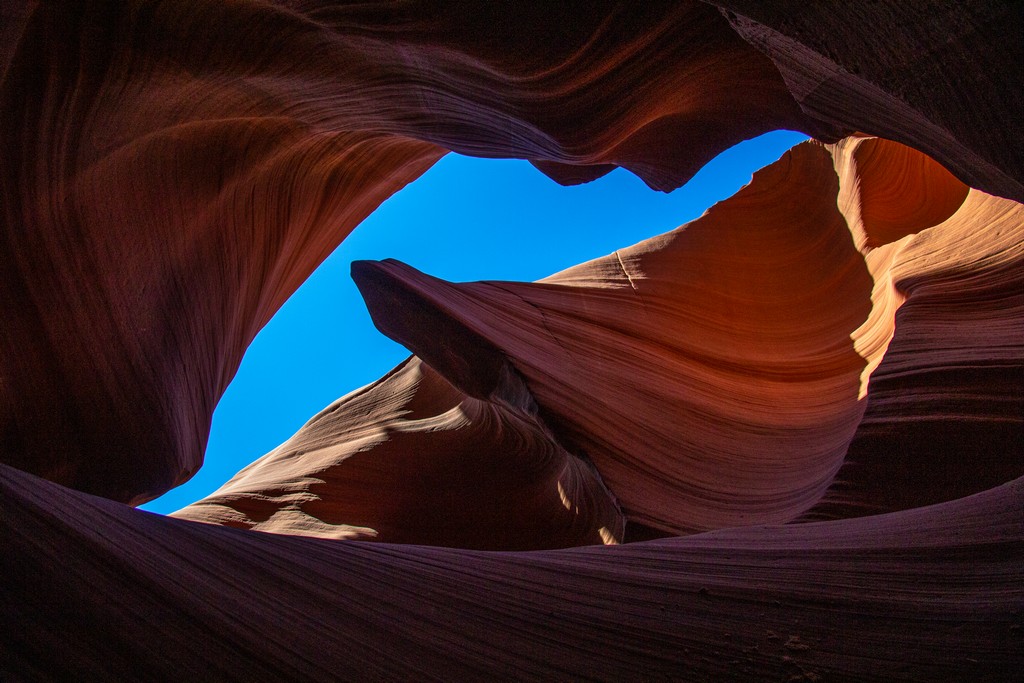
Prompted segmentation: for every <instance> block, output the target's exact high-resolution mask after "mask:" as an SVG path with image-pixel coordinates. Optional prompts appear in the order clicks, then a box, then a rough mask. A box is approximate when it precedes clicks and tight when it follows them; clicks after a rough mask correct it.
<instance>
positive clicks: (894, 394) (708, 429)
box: [0, 0, 1024, 680]
mask: <svg viewBox="0 0 1024 683" xmlns="http://www.w3.org/2000/svg"><path fill="white" fill-rule="evenodd" d="M718 4H720V5H721V6H722V7H721V8H720V7H718V6H715V4H711V3H698V2H652V3H643V7H642V8H641V7H638V6H636V5H635V4H634V3H628V4H627V3H617V2H603V1H602V2H588V3H574V2H571V3H538V4H535V5H534V4H530V3H509V4H508V5H501V6H498V5H492V4H489V3H474V2H413V3H402V4H373V3H362V4H356V5H348V6H346V5H335V4H333V3H328V2H323V1H316V0H314V1H312V2H294V3H292V2H288V3H286V2H280V3H255V2H254V3H235V2H194V3H193V2H143V1H142V0H136V1H132V2H113V1H111V2H107V1H101V0H85V1H81V2H79V1H75V2H70V1H69V2H63V3H62V2H54V3H43V2H33V1H31V0H22V1H19V0H9V1H6V2H2V3H0V159H3V163H2V164H0V197H2V203H0V306H2V310H3V312H4V324H3V325H0V461H2V463H4V464H3V465H0V490H2V495H0V541H2V548H3V552H2V553H0V566H2V572H3V573H2V578H3V588H2V589H0V605H2V608H3V613H4V616H5V623H7V624H12V625H17V627H16V628H11V629H7V630H6V631H5V635H4V636H3V638H2V639H0V671H2V672H3V673H4V675H5V676H9V677H11V678H14V679H18V678H28V679H33V678H54V677H58V678H60V677H63V678H80V679H81V678H146V679H151V680H152V679H181V678H182V677H191V678H217V679H229V678H238V679H250V680H251V679H253V678H259V679H280V678H301V679H338V678H358V679H366V678H371V679H395V678H399V679H408V678H413V679H448V680H450V679H453V678H455V679H472V678H488V679H491V678H496V677H498V678H516V679H540V680H550V679H552V678H556V679H557V678H580V677H591V678H599V679H617V680H621V679H624V678H632V679H637V678H642V679H643V678H647V679H649V678H662V677H667V678H675V679H697V680H701V679H703V680H709V679H714V680H723V679H728V678H736V679H753V680H763V679H793V678H796V679H797V680H799V679H801V678H802V679H803V680H817V679H820V678H825V679H828V678H841V679H846V680H857V679H863V680H876V679H878V678H884V679H912V680H935V679H952V680H986V679H987V680H1001V679H1007V678H1011V677H1012V676H1014V675H1018V674H1019V671H1020V670H1021V669H1022V667H1024V646H1022V639H1021V613H1022V608H1024V588H1022V586H1024V576H1022V573H1024V572H1022V566H1024V529H1022V517H1021V514H1020V511H1021V509H1022V503H1024V501H1022V500H1021V485H1020V480H1019V479H1018V477H1019V476H1020V475H1021V473H1022V471H1024V453H1022V449H1024V424H1022V421H1024V390H1022V387H1024V370H1022V367H1024V366H1022V363H1024V361H1022V358H1024V354H1022V348H1021V346H1022V344H1024V298H1022V297H1024V282H1022V272H1024V269H1022V265H1024V264H1022V263H1021V259H1022V258H1024V253H1022V247H1021V236H1022V235H1021V233H1022V230H1024V229H1022V223H1024V221H1022V213H1021V206H1020V204H1018V203H1017V202H1018V201H1020V200H1021V199H1024V190H1022V188H1024V161H1022V159H1024V155H1022V146H1021V144H1020V140H1021V136H1022V133H1024V131H1022V130H1021V125H1020V123H1019V122H1020V120H1021V116H1020V113H1021V111H1022V110H1024V107H1022V93H1024V87H1022V82H1021V81H1022V78H1024V76H1022V72H1021V69H1020V64H1021V63H1022V61H1024V47H1022V45H1024V38H1022V35H1024V30H1022V19H1021V15H1022V13H1021V11H1020V8H1019V7H1017V6H1016V5H1014V4H1012V3H996V2H966V3H956V4H952V3H939V2H931V1H928V0H922V1H921V2H906V3H902V2H901V3H896V2H892V3H856V4H854V3H848V4H846V5H843V6H842V7H839V6H836V5H834V4H831V5H829V6H828V7H826V6H824V5H822V6H821V7H816V6H805V5H804V4H803V3H799V4H798V3H788V2H786V3H772V4H771V7H766V6H765V5H763V4H762V3H747V2H742V1H740V2H732V1H729V2H721V3H718ZM777 128H792V129H796V130H801V131H804V132H806V133H808V134H810V135H812V136H814V137H816V138H818V140H819V141H820V142H814V143H808V144H804V145H801V146H798V147H797V148H795V149H794V150H793V151H791V152H790V153H789V155H787V157H785V158H784V159H783V160H782V161H780V162H779V163H778V164H775V165H773V166H772V167H770V168H768V169H765V170H763V171H762V172H760V173H759V174H757V176H756V177H755V179H754V181H753V182H752V184H751V185H749V186H748V187H746V188H744V189H743V190H741V191H740V192H739V193H737V195H736V196H734V197H733V198H731V199H729V200H727V201H725V202H722V203H720V204H719V205H717V206H716V207H714V208H713V209H711V210H710V211H709V212H708V213H707V214H706V215H705V216H703V217H701V218H700V219H698V220H697V221H694V222H692V223H691V224H689V225H688V226H684V228H681V229H679V230H677V231H673V232H671V233H668V234H666V235H663V236H661V237H657V238H654V239H653V240H649V241H647V242H643V243H641V244H639V245H635V246H633V247H628V248H624V249H621V250H619V251H618V252H616V253H615V254H613V255H611V256H609V257H607V258H604V259H598V260H596V261H592V262H590V263H587V264H582V265H581V266H578V267H576V268H572V269H569V270H568V271H565V272H563V273H559V274H557V275H555V276H552V277H551V278H548V279H547V280H544V281H541V282H539V283H466V284H449V283H445V282H442V281H439V280H436V279H434V278H431V277H429V276H427V275H424V274H421V273H418V272H416V271H415V270H413V269H412V268H409V267H407V266H404V265H401V264H397V263H393V262H384V263H382V264H357V265H356V266H355V268H354V274H355V276H356V277H357V279H358V281H359V283H360V285H361V287H362V289H363V291H364V293H365V294H366V297H367V300H368V304H369V305H370V307H371V310H372V311H373V313H374V316H375V319H376V321H377V322H378V324H379V326H380V327H381V328H382V329H383V330H384V331H385V332H387V333H388V334H390V335H392V336H394V337H395V338H397V339H399V340H401V341H402V342H403V343H405V344H407V345H408V346H409V347H410V348H411V349H412V350H413V351H414V352H415V353H416V354H417V356H418V357H414V358H412V359H410V360H409V361H407V362H406V363H405V364H403V365H402V366H400V367H399V368H397V369H396V370H395V371H393V372H392V373H391V374H389V375H388V376H387V377H385V378H383V379H382V380H380V381H379V382H377V383H375V384H373V385H371V386H370V387H368V388H366V389H363V390H359V391H357V392H354V393H353V394H351V395H349V396H348V397H345V398H343V399H341V400H340V401H339V402H338V403H336V404H335V405H334V406H332V407H331V408H329V409H328V410H327V411H325V412H324V413H322V414H321V415H319V416H317V417H316V418H314V419H313V420H312V421H311V422H310V423H309V424H308V425H307V426H306V427H304V428H303V429H302V430H300V432H299V433H298V434H296V436H295V437H293V439H292V440H290V441H289V442H287V443H286V444H284V445H282V447H280V448H279V449H277V450H276V451H274V452H273V453H271V454H269V455H268V456H267V457H266V458H264V459H263V460H261V461H259V462H257V463H255V464H254V465H252V466H250V467H249V468H247V469H246V470H243V472H241V473H239V475H238V476H237V477H236V478H235V479H234V480H232V482H229V483H228V484H226V485H225V487H224V488H222V489H221V491H219V492H218V493H217V494H216V495H215V496H212V497H211V498H209V499H206V500H205V501H201V502H199V503H197V504H196V505H194V506H190V507H189V508H186V510H184V511H182V512H180V513H178V514H180V515H181V516H183V517H188V518H190V519H191V520H202V521H206V522H215V523H219V524H222V525H229V526H238V527H245V528H254V529H257V530H265V531H273V532H279V533H275V534H259V533H252V532H250V531H245V530H241V529H228V528H221V527H218V526H215V525H211V524H196V523H194V522H193V521H186V520H175V519H167V518H161V517H157V516H154V515H150V514H147V513H143V512H140V511H136V510H133V509H131V508H130V507H128V506H126V505H125V503H130V504H137V503H139V502H142V501H145V500H148V499H151V498H153V497H155V496H157V495H159V494H160V493H162V492H164V491H166V490H168V489H169V488H171V487H172V486H174V485H175V484H176V483H180V482H182V481H185V480H187V479H188V478H189V477H190V476H191V474H192V473H194V472H195V471H196V470H197V469H198V467H199V466H200V464H201V462H202V453H203V448H204V444H205V441H206V438H207V435H208V432H209V423H210V418H211V415H212V412H213V409H214V407H215V405H216V403H217V401H218V399H219V398H220V396H221V394H222V393H223V391H224V389H225V387H226V386H227V384H228V383H229V381H230V379H231V377H232V376H233V375H234V373H235V371H236V370H237V367H238V364H239V362H240V360H241V357H242V354H243V353H244V350H245V348H246V347H247V345H248V344H249V342H250V341H251V340H252V339H253V337H254V336H255V334H256V333H257V332H258V330H259V329H260V328H261V327H262V326H263V325H264V324H265V323H266V322H267V320H269V319H270V317H271V316H272V315H273V313H274V312H275V311H276V310H277V309H278V308H279V307H280V305H281V304H282V303H283V302H284V301H285V300H286V299H287V297H288V295H289V294H291V293H292V292H293V291H294V290H295V289H296V288H297V287H298V286H299V284H301V282H302V281H303V280H304V279H305V278H306V277H307V276H308V275H309V273H311V272H312V270H313V269H315V267H316V266H317V265H318V264H319V263H320V262H321V261H322V260H323V259H324V258H325V257H326V255H327V254H329V253H330V252H331V251H332V249H333V248H334V247H335V246H337V244H338V243H340V241H341V240H343V239H344V237H345V236H346V235H347V234H348V233H349V232H350V231H351V230H352V229H353V228H354V227H355V226H356V225H357V224H358V223H359V222H360V221H361V220H362V219H363V218H365V217H366V216H367V215H368V214H369V213H371V212H372V211H373V210H374V209H375V208H376V207H377V206H378V205H379V204H380V203H381V202H382V201H384V200H385V199H386V198H387V197H389V196H390V195H391V194H393V193H394V192H396V191H397V190H399V189H400V188H401V187H403V186H404V185H405V184H407V183H408V182H411V181H412V180H414V179H415V178H416V177H418V176H419V175H420V174H421V173H423V172H424V171H425V170H426V169H427V168H429V166H430V165H431V164H432V163H434V162H435V161H436V160H437V159H438V158H439V157H440V156H441V155H443V154H444V153H445V152H446V151H447V150H454V151H458V152H462V153H467V154H474V155H478V156H499V157H500V156H514V157H521V158H527V159H530V160H531V161H532V162H533V163H534V164H535V165H536V166H537V167H538V168H539V169H540V170H541V171H543V172H545V173H547V174H548V175H550V176H551V177H552V178H554V179H556V180H558V181H559V182H563V183H574V182H585V181H586V180H589V179H593V178H595V177H598V176H600V175H601V174H603V173H605V172H607V171H608V170H610V169H611V168H613V167H615V166H622V167H624V168H627V169H629V170H631V171H633V172H634V173H636V174H637V175H639V176H640V177H641V178H643V179H644V180H645V181H646V182H647V183H648V184H650V185H651V186H652V187H655V188H659V189H670V188H672V187H675V186H678V185H679V184H681V183H683V182H685V181H686V180H687V179H688V178H689V177H691V176H692V175H693V174H694V173H695V172H696V171H697V170H698V169H699V168H700V167H701V166H702V165H703V164H704V163H705V162H707V161H708V160H709V159H710V158H712V157H713V156H714V155H715V154H717V153H718V152H720V151H722V150H723V149H725V148H727V147H728V146H730V145H732V144H734V143H736V142H738V141H740V140H743V139H746V138H749V137H752V136H754V135H757V134H759V133H762V132H765V131H769V130H774V129H777ZM871 136H880V138H875V137H871ZM881 138H888V140H886V139H881ZM890 140H894V141H896V142H891V141H890ZM823 143H827V144H823ZM898 143H903V144H898ZM903 145H909V147H905V146H903ZM929 157H930V158H929ZM439 482H440V483H441V484H446V485H439ZM1007 482H1009V483H1007ZM90 494H95V495H90ZM97 496H101V497H97ZM922 506H923V507H922ZM822 519H826V520H833V521H827V522H810V523H796V524H788V525H784V524H783V523H785V522H791V521H793V522H807V521H808V520H822ZM631 525H632V527H633V528H634V529H635V530H638V533H637V534H636V535H637V536H642V535H645V534H647V535H657V534H658V533H672V534H685V533H692V532H700V531H703V530H707V529H721V530H719V531H713V532H711V533H698V534H696V535H690V536H685V537H683V538H674V539H665V540H659V541H652V542H648V543H641V544H627V545H621V546H617V547H607V548H605V547H590V546H588V547H580V548H569V549H565V550H557V551H553V550H544V551H534V552H522V551H523V550H525V549H527V548H554V547H557V546H572V545H582V544H595V543H613V542H616V541H621V540H624V539H625V540H628V538H629V536H630V532H629V529H630V527H631ZM750 525H754V526H750ZM282 534H297V535H299V536H311V535H312V536H321V537H327V538H305V537H299V536H293V537H286V536H284V535H282ZM374 535H376V538H377V539H378V541H398V542H406V543H423V544H429V545H431V546H462V547H463V549H454V548H452V547H448V548H443V547H426V546H423V547H420V546H412V545H395V544H393V543H386V542H385V543H381V542H376V543H363V542H358V541H355V542H354V541H344V540H340V539H344V538H368V537H373V536H374ZM467 548H474V549H480V548H503V549H506V550H517V551H519V552H501V553H484V552H480V551H479V550H470V549H467Z"/></svg>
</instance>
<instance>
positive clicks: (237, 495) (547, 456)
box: [175, 358, 625, 550]
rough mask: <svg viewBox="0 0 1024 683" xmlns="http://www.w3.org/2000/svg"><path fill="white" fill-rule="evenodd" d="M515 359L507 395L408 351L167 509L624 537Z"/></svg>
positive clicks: (261, 518) (397, 534) (317, 532)
mask: <svg viewBox="0 0 1024 683" xmlns="http://www.w3.org/2000/svg"><path fill="white" fill-rule="evenodd" d="M512 372H514V371H511V370H508V371H506V376H505V377H504V388H505V389H506V391H505V393H504V395H503V396H502V397H501V399H502V400H498V401H493V402H489V401H483V400H479V399H476V398H472V397H470V396H467V395H466V394H464V393H463V392H461V391H459V390H458V389H456V388H455V387H453V386H452V385H451V384H450V383H448V382H447V381H446V380H445V379H444V378H443V377H441V376H440V375H438V374H437V373H436V372H434V371H433V370H432V369H431V368H430V367H429V366H427V365H424V364H423V363H422V362H421V361H420V360H419V359H417V358H411V359H409V360H407V361H406V362H404V363H403V364H402V365H401V366H399V367H398V368H395V370H394V371H392V372H391V373H390V374H388V375H387V376H386V377H384V378H383V379H381V380H380V381H378V382H375V383H374V384H371V385H370V386H368V387H364V388H363V389H360V390H358V391H355V392H353V393H352V394H350V395H348V396H345V397H343V398H341V399H339V400H338V401H337V402H335V403H334V404H332V405H330V406H328V407H327V408H326V409H325V410H324V411H323V412H322V413H320V414H319V415H317V416H316V417H314V418H313V419H312V420H310V422H309V424H307V425H306V426H305V427H303V428H302V430H301V431H300V432H299V433H298V434H296V435H295V437H294V438H292V439H291V440H289V441H288V442H287V443H285V444H283V445H282V446H281V447H280V448H278V449H277V450H275V451H274V452H273V453H270V454H268V455H267V456H266V457H264V458H261V459H260V460H259V461H257V462H255V463H253V464H252V465H250V466H249V467H247V468H246V469H245V470H243V471H242V472H239V473H238V475H237V476H236V477H235V478H233V479H232V480H231V481H229V482H228V483H227V484H225V485H224V486H223V487H222V488H221V489H220V490H218V491H216V492H215V493H213V494H212V495H210V496H208V497H207V498H204V499H203V500H202V501H199V502H198V503H195V504H193V505H191V506H189V507H187V508H185V509H184V510H181V511H179V512H178V513H176V515H175V516H177V517H181V518H182V519H191V520H196V521H200V522H208V523H215V524H224V525H227V526H236V527H241V528H243V529H244V528H251V529H256V530H258V531H272V532H275V533H291V534H302V535H307V536H322V537H327V538H351V539H363V540H368V539H378V540H382V541H390V542H396V543H419V544H429V545H442V546H454V547H460V548H482V549H490V550H497V549H502V550H527V549H538V548H558V547H564V546H571V545H588V544H594V543H598V544H599V543H614V542H617V541H619V540H621V539H622V537H623V534H624V531H625V520H624V519H623V517H622V514H621V512H620V511H619V510H618V507H617V505H616V503H615V501H614V499H613V498H612V497H611V495H610V494H609V493H608V491H607V490H606V489H605V488H604V486H602V484H601V482H600V480H599V478H598V477H597V476H596V474H595V473H594V471H593V469H592V467H591V466H589V465H588V464H587V463H585V462H584V461H582V460H580V459H579V458H577V457H575V456H573V455H571V454H569V453H568V452H566V451H565V450H564V449H563V448H562V447H561V446H560V445H559V444H558V442H557V440H556V439H555V438H554V437H552V436H551V434H550V432H549V430H548V429H547V428H546V427H545V426H544V424H543V421H542V420H541V419H540V418H539V417H538V416H537V406H536V404H535V403H534V401H533V399H532V397H531V396H530V394H529V392H528V391H527V389H526V387H525V385H524V384H523V382H522V380H521V379H519V378H518V377H516V376H515V375H514V374H511V373H512Z"/></svg>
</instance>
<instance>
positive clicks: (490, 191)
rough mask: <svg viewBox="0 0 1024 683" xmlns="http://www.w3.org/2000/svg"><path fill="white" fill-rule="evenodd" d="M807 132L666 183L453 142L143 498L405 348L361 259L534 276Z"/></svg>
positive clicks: (193, 495)
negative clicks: (567, 175)
mask: <svg viewBox="0 0 1024 683" xmlns="http://www.w3.org/2000/svg"><path fill="white" fill-rule="evenodd" d="M805 139H806V136H804V135H802V134H799V133H794V132H790V131H776V132H774V133H768V134H767V135H762V136H761V137H759V138H755V139H754V140H748V141H746V142H744V143H741V144H739V145H737V146H736V147H733V148H732V149H730V150H727V151H726V152H723V153H722V154H721V155H719V156H718V157H717V158H716V159H714V160H713V161H712V162H711V163H709V164H708V165H707V166H706V167H705V168H704V169H703V170H701V172H700V173H698V174H697V175H696V176H695V177H694V178H693V179H692V180H691V181H690V182H689V183H687V184H686V185H685V186H683V187H681V188H679V189H678V190H676V191H674V192H672V193H669V194H665V193H661V192H655V191H653V190H651V189H649V188H648V187H647V186H646V185H644V184H643V182H642V181H640V180H639V179H638V178H636V177H635V176H633V175H632V174H630V173H629V172H627V171H624V170H622V169H617V170H615V171H613V172H612V173H610V174H608V175H606V176H604V177H603V178H599V179H598V180H595V181H594V182H592V183H588V184H586V185H579V186H576V187H562V186H560V185H558V184H557V183H555V182H554V181H552V180H549V179H548V178H547V177H545V176H544V175H542V174H541V173H540V171H537V170H536V169H535V168H533V166H531V165H530V164H529V163H528V162H526V161H519V160H505V159H474V158H470V157H464V156H459V155H455V154H449V155H448V156H446V157H444V158H443V159H441V160H440V161H439V162H438V163H437V164H436V165H435V166H434V167H433V168H431V169H430V170H429V171H427V172H426V173H425V174H424V175H423V176H422V177H420V178H419V179H418V180H416V181H414V182H413V183H412V184H411V185H409V186H408V187H406V188H405V189H404V190H402V191H401V192H399V193H398V194H396V195H395V196H393V197H391V198H390V199H388V200H387V201H386V202H384V204H382V205H381V206H380V208H379V209H377V211H376V212H375V213H374V214H373V215H371V216H370V217H369V218H367V219H366V220H365V221H364V222H363V223H362V224H361V225H360V226H359V227H357V228H356V230H355V231H354V232H353V233H352V234H351V235H350V236H349V237H348V239H346V240H345V242H344V243H343V244H342V245H341V246H340V247H338V249H337V250H335V252H334V253H333V254H332V255H331V256H330V257H329V258H328V259H327V260H326V261H324V263H323V264H322V265H321V266H320V267H319V268H318V269H317V270H316V272H315V273H313V275H312V276H311V277H310V278H309V280H307V281H306V283H305V284H304V285H303V286H302V287H301V288H299V290H298V291H296V292H295V294H293V295H292V297H291V298H290V299H289V300H288V302H287V303H285V305H284V306H283V307H282V308H281V310H280V311H278V312H277V315H275V316H274V318H273V319H272V320H271V321H270V322H269V323H268V324H267V326H266V327H264V328H263V330H262V331H261V332H260V334H259V335H258V336H257V337H256V339H255V340H254V341H253V343H252V345H251V346H250V347H249V349H248V351H247V352H246V354H245V358H244V360H243V361H242V365H241V367H240V368H239V370H238V374H237V375H236V376H235V379H234V381H233V382H232V383H231V385H230V386H229V387H228V390H227V392H226V393H225V394H224V397H223V398H222V399H221V401H220V403H219V404H218V406H217V410H216V412H214V415H213V429H212V432H211V434H210V440H209V443H208V445H207V449H206V461H205V463H204V465H203V467H202V469H201V470H200V471H199V472H198V473H197V474H196V475H195V476H194V477H193V478H192V479H191V480H190V481H189V482H187V483H186V484H183V485H182V486H179V487H178V488H176V489H174V490H172V491H169V492H168V493H166V494H164V495H163V496H161V497H160V498H158V499H156V500H154V501H151V502H149V503H147V504H145V505H143V506H141V507H142V509H144V510H150V511H153V512H160V513H167V512H173V511H174V510H177V509H179V508H181V507H183V506H185V505H187V504H189V503H191V502H193V501H196V500H198V499H200V498H202V497H203V496H206V495H208V494H209V493H212V492H213V491H214V490H216V489H217V488H219V487H220V486H221V484H223V483H224V482H226V481H227V480H228V479H230V478H231V477H232V476H233V475H234V474H235V473H236V472H237V471H238V470H240V469H241V468H242V467H244V466H245V465H247V464H249V463H250V462H252V461H253V460H256V459H257V458H259V457H260V456H262V455H263V454H264V453H267V452H268V451H270V450H272V449H274V448H275V447H276V446H278V445H279V444H280V443H281V442H283V441H285V440H286V439H287V438H288V437H290V436H291V435H292V434H294V433H295V432H296V431H297V430H298V429H299V428H300V427H301V426H302V425H303V424H304V423H305V422H306V421H307V420H308V419H309V418H311V417H312V416H313V415H315V414H316V413H318V412H319V411H320V410H321V409H322V408H323V407H324V406H326V405H327V404H329V403H331V402H332V401H334V400H335V399H336V398H338V397H339V396H343V395H345V394H347V393H348V392H350V391H351V390H353V389H355V388H357V387H360V386H363V385H364V384H368V383H369V382H372V381H373V380H375V379H377V378H378V377H380V376H381V375H383V374H384V373H385V372H387V371H388V370H390V369H391V368H392V367H394V366H395V365H397V364H398V363H399V362H400V361H401V360H402V359H403V358H405V357H406V356H407V355H409V352H408V351H407V350H406V349H405V348H403V347H402V346H400V345H398V344H396V343H394V342H392V341H391V340H389V339H388V338H386V337H385V336H384V335H382V334H380V333H379V332H378V331H377V330H376V328H374V327H373V324H372V323H371V322H370V316H369V314H368V313H367V312H366V308H365V306H364V305H363V302H362V299H361V298H360V297H359V293H358V291H357V290H356V287H355V285H354V284H353V283H352V280H351V278H350V277H349V264H350V263H351V262H352V261H355V260H359V259H384V258H395V259H398V260H400V261H404V262H406V263H408V264H410V265H412V266H414V267H416V268H418V269H419V270H422V271H424V272H426V273H429V274H431V275H435V276H437V277H442V278H444V279H446V280H453V281H462V282H465V281H471V280H520V281H530V280H537V279H539V278H542V277H545V276H547V275H550V274H552V273H555V272H558V271H560V270H563V269H565V268H568V267H569V266H573V265H576V264H577V263H582V262H583V261H588V260H590V259H593V258H597V257H599V256H604V255H605V254H609V253H611V252H612V251H614V250H615V249H618V248H621V247H625V246H629V245H631V244H634V243H636V242H639V241H640V240H642V239H646V238H648V237H653V236H654V235H658V234H661V233H663V232H666V231H668V230H671V229H672V228H675V227H678V226H679V225H681V224H683V223H686V222H687V221H690V220H693V219H694V218H697V217H698V216H700V215H701V214H702V213H703V212H704V211H705V210H706V209H707V208H708V207H709V206H711V205H712V204H714V203H715V202H717V201H720V200H722V199H725V198H727V197H729V196H730V195H732V194H734V193H735V192H736V190H738V189H739V188H740V187H742V186H743V185H745V184H746V183H748V182H749V181H750V176H751V175H752V174H753V172H754V171H756V170H757V169H759V168H762V167H764V166H766V165H768V164H770V163H771V162H773V161H775V160H776V159H778V158H779V157H780V156H781V155H782V153H783V152H785V151H786V150H787V149H789V148H790V147H792V146H793V145H795V144H796V143H798V142H800V141H801V140H805Z"/></svg>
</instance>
